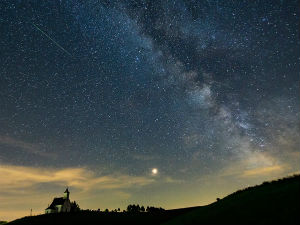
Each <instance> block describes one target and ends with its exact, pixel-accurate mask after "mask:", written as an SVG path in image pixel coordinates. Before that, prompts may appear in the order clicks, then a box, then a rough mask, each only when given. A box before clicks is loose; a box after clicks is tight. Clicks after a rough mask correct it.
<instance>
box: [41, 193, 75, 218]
mask: <svg viewBox="0 0 300 225" xmlns="http://www.w3.org/2000/svg"><path fill="white" fill-rule="evenodd" d="M71 207H72V205H71V202H70V192H69V190H68V188H67V189H66V190H65V192H64V196H63V197H60V198H54V199H53V201H52V203H51V205H49V207H48V208H46V209H45V214H48V213H60V212H70V211H71Z"/></svg>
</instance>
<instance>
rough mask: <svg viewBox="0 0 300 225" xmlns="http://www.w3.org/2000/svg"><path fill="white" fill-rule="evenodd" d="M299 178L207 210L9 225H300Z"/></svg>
mask: <svg viewBox="0 0 300 225" xmlns="http://www.w3.org/2000/svg"><path fill="white" fill-rule="evenodd" d="M299 212H300V176H299V175H296V176H293V177H288V178H284V179H279V180H277V181H272V182H265V183H263V184H261V185H258V186H255V187H250V188H246V189H244V190H239V191H237V192H235V193H233V194H231V195H229V196H227V197H225V198H224V199H221V200H219V201H217V202H214V203H212V204H210V205H207V206H200V207H192V208H183V209H175V210H166V211H164V212H160V213H118V212H110V213H104V212H86V211H82V212H77V213H65V214H48V215H40V216H33V217H24V218H21V219H18V220H15V221H12V222H10V223H8V224H9V225H23V224H24V225H25V224H30V225H41V224H43V225H48V224H49V225H50V224H51V225H52V224H66V225H67V224H72V225H75V224H87V225H94V224H99V225H100V224H139V225H141V224H152V225H154V224H164V225H175V224H194V225H195V224H300V216H299Z"/></svg>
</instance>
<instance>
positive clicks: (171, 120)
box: [0, 0, 300, 220]
mask: <svg viewBox="0 0 300 225" xmlns="http://www.w3.org/2000/svg"><path fill="white" fill-rule="evenodd" d="M299 6H300V3H299V1H296V0H282V1H277V0H253V1H252V0H251V1H250V0H241V1H225V0H223V1H221V0H220V1H217V0H155V1H153V0H128V1H109V0H86V1H81V0H69V1H64V0H60V1H59V0H43V1H38V0H35V1H34V0H26V1H25V0H2V1H1V2H0V186H1V189H0V220H11V219H14V218H17V217H20V216H24V215H29V213H30V209H31V208H32V209H33V213H34V214H39V213H43V210H44V208H46V207H47V205H48V204H49V203H51V200H52V198H53V197H54V196H60V195H62V193H63V191H64V189H65V187H66V186H69V188H70V192H71V195H70V198H71V200H76V201H77V202H78V203H79V205H80V206H81V207H82V208H90V209H97V208H100V209H105V208H109V209H114V208H118V207H120V208H121V209H123V208H125V207H126V206H127V205H128V204H130V203H139V204H143V205H155V206H162V207H164V208H167V209H169V208H179V207H188V206H195V205H204V204H208V203H210V202H212V201H214V200H215V199H216V198H217V197H224V196H226V195H227V194H229V193H231V192H233V191H235V190H237V189H239V188H243V187H246V186H249V185H254V184H258V183H260V182H262V181H264V180H268V179H274V178H278V177H282V176H287V175H289V174H293V173H297V172H299V171H300V166H299V165H300V164H299V161H300V149H299V146H300V117H299V114H300V109H299V104H300V101H299V98H300V95H299V93H300V90H299V88H300V86H299V79H300V76H299V75H300V74H299V73H300V38H299V27H300V26H299V21H300V18H299V17H300V15H299V12H300V7H299ZM154 168H156V173H153V169H154ZM154 171H155V170H154Z"/></svg>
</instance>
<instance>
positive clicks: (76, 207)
mask: <svg viewBox="0 0 300 225" xmlns="http://www.w3.org/2000/svg"><path fill="white" fill-rule="evenodd" d="M79 211H80V207H79V205H78V204H77V202H76V201H74V202H71V212H79Z"/></svg>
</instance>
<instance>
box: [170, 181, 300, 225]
mask: <svg viewBox="0 0 300 225" xmlns="http://www.w3.org/2000/svg"><path fill="white" fill-rule="evenodd" d="M299 215H300V176H299V175H297V176H294V177H289V178H284V179H280V180H278V181H272V182H265V183H263V184H262V185H259V186H255V187H250V188H247V189H245V190H240V191H237V192H235V193H233V194H231V195H229V196H227V197H225V198H224V199H222V200H220V201H218V202H215V203H213V204H210V205H208V206H205V207H201V208H197V209H194V210H192V211H190V212H188V213H186V214H183V215H181V216H178V217H176V218H173V219H171V220H170V221H168V222H167V223H165V224H166V225H171V224H172V225H175V224H300V216H299Z"/></svg>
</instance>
